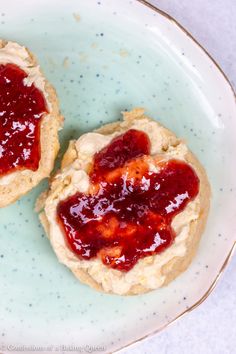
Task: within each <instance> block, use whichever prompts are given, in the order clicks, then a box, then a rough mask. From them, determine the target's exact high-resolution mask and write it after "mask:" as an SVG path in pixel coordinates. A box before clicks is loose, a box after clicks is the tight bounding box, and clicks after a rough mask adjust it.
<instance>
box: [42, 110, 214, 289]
mask: <svg viewBox="0 0 236 354" xmlns="http://www.w3.org/2000/svg"><path fill="white" fill-rule="evenodd" d="M130 129H134V130H136V131H141V132H144V133H145V134H146V135H147V136H148V138H149V140H150V156H151V158H156V157H158V159H159V160H160V157H161V158H163V159H164V160H165V161H169V160H178V161H180V162H181V161H182V162H183V163H185V164H187V165H189V166H191V168H192V169H193V170H194V172H195V173H196V175H197V177H198V179H199V190H198V193H197V195H196V196H195V197H194V199H193V200H191V201H189V203H188V204H187V205H186V207H185V208H184V209H183V210H182V211H181V212H180V213H179V214H177V215H176V216H174V218H173V220H172V221H171V227H172V228H173V230H174V233H175V238H174V240H173V242H172V243H171V244H170V246H168V247H167V248H166V249H164V250H163V251H161V252H158V253H156V254H152V255H148V256H145V257H143V258H139V259H138V261H137V262H136V263H135V264H134V266H132V267H131V268H130V269H129V270H128V271H122V270H120V269H114V268H112V267H109V266H107V264H104V262H103V261H102V260H101V258H100V257H98V256H97V257H92V258H90V259H84V258H82V257H78V255H77V254H75V252H74V251H72V249H71V247H70V246H69V245H68V242H67V241H66V239H65V234H64V232H63V230H62V227H61V225H59V222H58V205H59V204H60V203H61V202H64V201H65V200H67V199H68V198H70V197H71V196H73V195H74V194H75V193H77V192H78V191H79V192H80V193H85V194H86V193H87V192H88V189H89V186H90V185H91V178H89V173H90V172H91V166H92V165H93V161H94V156H95V155H96V153H98V152H99V151H101V150H102V149H104V148H105V147H106V146H109V144H110V143H111V142H112V141H113V140H114V139H115V138H116V137H118V136H120V135H121V134H124V133H125V132H127V131H129V130H130ZM152 169H153V167H152ZM154 169H155V168H154ZM209 205H210V186H209V182H208V179H207V176H206V173H205V170H204V168H203V167H202V166H201V164H200V163H199V161H198V160H197V158H196V157H195V156H194V155H193V154H192V153H191V152H190V151H189V149H188V148H187V146H186V144H185V143H184V142H183V141H182V140H180V139H178V138H177V137H176V136H175V135H174V134H173V133H172V132H171V131H169V130H167V129H166V128H164V127H163V126H162V125H160V124H159V123H158V122H156V121H154V120H151V119H150V118H148V117H146V116H145V115H144V110H143V109H134V110H133V111H131V112H125V113H123V121H121V122H120V121H119V122H116V123H112V124H108V125H105V126H103V127H101V128H100V129H98V130H96V131H94V132H92V133H87V134H84V135H82V136H81V137H80V138H79V139H78V140H77V141H71V142H70V144H69V147H68V150H67V152H66V153H65V155H64V158H63V161H62V164H61V170H60V171H59V172H58V173H57V174H56V175H55V177H54V178H53V180H52V181H51V185H50V189H49V191H47V192H45V193H44V194H43V195H41V197H40V198H39V200H38V203H37V210H38V211H39V210H41V213H40V220H41V222H42V224H43V226H44V228H45V231H46V233H47V235H48V238H49V240H50V242H51V245H52V247H53V249H54V251H55V253H56V255H57V257H58V260H59V261H60V262H61V263H63V264H65V265H66V266H67V267H68V268H69V269H70V270H71V271H72V272H73V273H74V275H75V276H76V277H77V278H78V279H79V280H80V281H81V282H83V283H86V284H88V285H89V286H91V287H93V288H95V289H96V290H99V291H103V292H106V293H112V294H119V295H134V294H141V293H144V292H148V291H150V290H153V289H157V288H159V287H162V286H164V285H167V284H168V283H169V282H170V281H172V280H173V279H175V278H176V277H177V276H178V275H179V274H180V273H182V272H183V271H184V270H185V269H186V268H187V267H188V265H189V264H190V263H191V261H192V259H193V257H194V255H195V253H196V250H197V246H198V243H199V240H200V237H201V234H202V232H203V230H204V227H205V224H206V220H207V215H208V210H209Z"/></svg>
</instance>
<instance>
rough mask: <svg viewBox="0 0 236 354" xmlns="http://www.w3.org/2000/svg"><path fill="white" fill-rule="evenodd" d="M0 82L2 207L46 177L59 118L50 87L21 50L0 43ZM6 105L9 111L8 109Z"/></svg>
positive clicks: (55, 147) (30, 57)
mask: <svg viewBox="0 0 236 354" xmlns="http://www.w3.org/2000/svg"><path fill="white" fill-rule="evenodd" d="M14 73H15V74H14ZM14 75H15V77H14ZM22 75H23V76H24V79H23V78H22ZM9 77H10V78H11V79H9ZM17 80H18V81H17ZM0 84H1V85H0V89H1V92H2V94H1V100H0V114H1V116H0V207H4V206H6V205H8V204H11V203H13V202H14V201H16V200H17V199H18V198H19V197H20V196H22V195H24V194H25V193H27V192H28V191H30V190H31V189H32V188H33V187H34V186H36V185H37V184H38V183H39V182H40V181H41V180H42V179H43V178H45V177H48V176H49V175H50V172H51V171H52V169H53V166H54V160H55V158H56V155H57V153H58V150H59V140H58V130H59V129H60V128H61V126H62V122H63V119H62V116H61V114H60V112H59V108H58V99H57V95H56V92H55V90H54V88H53V87H52V85H51V84H50V83H49V82H48V81H47V80H46V79H45V77H44V76H43V74H42V72H41V70H40V68H39V65H38V63H37V60H36V58H35V57H34V56H33V54H32V53H30V51H29V50H28V49H27V48H25V47H24V46H21V45H19V44H17V43H15V42H10V41H9V42H8V41H4V40H0ZM7 85H8V86H7ZM19 87H20V88H19ZM24 89H25V90H24ZM20 90H21V91H20ZM7 91H8V92H7ZM6 92H7V93H6ZM3 93H4V94H3ZM7 95H9V96H10V99H9V101H7V100H8V96H7ZM35 98H37V99H38V101H37V102H36V101H35ZM9 105H10V107H11V110H10V109H9V110H8V111H6V109H5V108H6V106H9ZM40 105H41V106H42V108H40ZM43 107H44V108H43ZM40 109H41V110H40ZM30 112H32V115H30ZM33 113H34V115H33ZM12 117H13V118H12ZM34 123H35V127H34ZM36 124H37V127H36ZM8 129H9V130H8ZM24 131H25V132H27V133H25V136H24ZM33 135H34V138H33ZM23 136H24V141H23V140H21V139H22V137H23ZM36 136H37V140H38V141H36ZM33 139H35V140H33ZM22 144H25V146H24V148H23V147H22V146H23V145H22ZM36 144H38V146H36ZM21 147H22V148H21ZM18 150H19V151H18ZM17 154H18V155H17ZM12 156H13V157H12ZM30 159H31V160H30ZM32 159H34V165H33V164H32V166H33V167H31V165H30V164H31V162H30V161H32ZM19 161H20V163H19ZM24 163H25V165H24ZM8 164H9V166H8ZM6 166H8V168H7V167H6ZM29 166H30V167H29Z"/></svg>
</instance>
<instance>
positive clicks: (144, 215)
mask: <svg viewBox="0 0 236 354" xmlns="http://www.w3.org/2000/svg"><path fill="white" fill-rule="evenodd" d="M150 164H152V165H155V166H156V167H157V168H158V170H157V172H153V171H152V170H150V168H149V166H150ZM90 182H91V185H90V190H89V192H88V193H87V194H84V193H77V194H75V195H73V196H71V197H69V198H68V199H66V200H64V201H61V202H60V203H59V205H58V208H57V218H58V221H59V224H60V226H61V228H62V230H63V232H64V235H65V239H66V241H67V244H68V246H69V247H70V248H71V250H72V251H73V252H74V253H75V254H76V255H77V256H78V257H79V258H81V259H87V260H88V259H91V258H93V257H99V258H100V259H101V260H102V262H103V263H104V264H105V265H107V266H109V267H112V268H114V269H118V270H120V271H129V270H130V269H131V268H132V267H133V266H134V265H135V264H136V263H137V261H138V260H139V259H140V258H143V257H146V256H149V255H153V254H157V253H159V252H162V251H163V250H165V249H166V248H167V247H169V246H170V245H171V244H172V242H173V240H174V238H175V232H174V230H173V228H172V226H171V221H172V220H173V217H174V216H175V215H177V214H178V213H180V212H181V211H182V210H183V209H184V208H185V206H186V205H187V204H188V203H189V201H191V200H193V199H194V198H195V197H196V196H197V194H198V191H199V179H198V177H197V175H196V173H195V172H194V170H193V169H192V167H191V166H189V165H188V164H186V163H185V162H183V161H179V160H166V161H165V162H163V158H158V156H156V157H152V156H150V141H149V139H148V137H147V135H146V134H145V133H143V132H141V131H137V130H133V129H132V130H129V131H127V132H126V133H125V134H123V135H121V136H119V137H117V138H115V139H113V141H111V143H110V144H109V145H108V146H107V147H105V148H104V149H102V150H101V151H100V152H98V153H97V154H95V156H94V163H93V167H92V170H91V172H90Z"/></svg>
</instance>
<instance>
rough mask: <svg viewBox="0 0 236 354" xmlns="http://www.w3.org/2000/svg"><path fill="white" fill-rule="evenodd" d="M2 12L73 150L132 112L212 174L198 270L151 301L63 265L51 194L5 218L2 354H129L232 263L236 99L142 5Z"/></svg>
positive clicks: (185, 39) (32, 4)
mask: <svg viewBox="0 0 236 354" xmlns="http://www.w3.org/2000/svg"><path fill="white" fill-rule="evenodd" d="M0 11H1V13H0V25H1V37H2V38H6V39H11V40H16V41H18V42H19V43H22V44H25V45H26V46H28V47H29V48H30V49H31V50H32V51H33V52H34V53H35V54H36V55H37V57H38V59H39V62H40V64H41V66H42V68H43V70H44V72H45V74H46V76H47V77H48V79H49V80H50V81H51V82H52V83H53V84H54V86H55V87H56V89H57V92H58V95H59V98H60V102H61V109H62V112H63V114H64V115H65V127H64V129H63V131H62V132H61V134H60V137H61V142H62V147H63V149H64V148H65V146H66V145H67V141H68V139H70V138H72V137H78V136H79V135H80V134H81V133H83V132H85V131H89V130H90V129H93V128H96V127H98V126H99V125H100V124H103V123H107V122H110V121H114V120H116V119H118V118H119V117H120V111H121V110H125V109H130V108H132V107H134V106H143V107H146V109H147V113H148V114H149V115H151V116H152V117H156V118H157V119H159V120H160V122H161V123H163V124H164V125H166V126H167V127H168V128H170V129H171V130H173V131H174V132H175V133H176V134H177V135H178V136H180V137H183V138H185V139H186V140H187V142H188V144H189V146H190V148H191V149H192V150H193V151H194V153H196V155H197V156H198V157H199V159H200V160H201V161H202V163H203V164H204V165H205V167H206V170H207V172H208V175H209V179H210V181H211V185H212V193H213V198H212V208H211V212H210V217H209V222H208V225H207V229H206V231H205V233H204V235H203V237H202V241H201V244H200V248H199V252H198V254H197V256H196V258H195V259H194V262H193V263H192V265H191V266H190V268H189V269H188V270H187V271H186V272H185V273H184V274H183V275H181V276H180V277H179V278H178V279H177V280H176V281H174V282H172V283H171V284H170V285H169V286H168V287H165V288H163V289H161V290H158V291H154V292H151V293H149V294H146V295H142V296H136V297H119V296H110V295H103V294H100V293H97V292H95V291H94V290H92V289H90V288H88V287H87V286H84V285H82V284H80V283H79V282H78V281H76V279H75V278H74V277H73V275H72V274H71V272H70V271H69V270H68V269H66V268H65V267H64V266H62V265H61V264H59V263H58V262H57V260H56V256H55V255H54V253H53V251H52V249H51V247H50V245H49V242H48V240H47V239H46V237H45V234H44V232H43V230H42V228H41V226H40V224H39V221H38V217H37V215H36V214H35V213H34V212H33V208H34V203H35V199H36V197H37V196H38V195H39V193H40V191H41V190H42V189H43V188H44V187H45V185H46V184H45V183H43V184H41V185H40V186H39V187H38V188H36V189H34V190H33V191H32V192H31V193H29V194H28V195H27V196H25V197H24V198H22V199H21V200H19V201H18V202H17V203H16V204H14V205H12V206H10V207H8V208H5V209H2V210H0V220H1V225H0V245H1V246H0V289H1V290H0V291H1V302H0V339H1V343H2V345H3V347H2V350H1V349H0V352H1V351H3V352H7V350H11V351H12V352H13V349H15V350H16V349H17V348H18V349H19V347H17V346H21V347H22V346H23V345H24V346H25V350H28V351H29V352H33V349H32V348H33V346H36V347H38V348H40V350H41V352H43V351H44V352H46V351H47V350H48V351H50V350H51V352H55V351H56V350H57V349H58V350H57V351H59V352H61V353H62V352H63V350H64V351H69V350H70V349H71V350H74V351H76V347H77V350H78V352H81V350H84V351H86V350H87V351H88V350H90V349H91V350H94V351H95V349H96V350H97V351H99V350H100V351H105V352H110V351H114V350H117V349H118V348H121V347H124V346H126V345H128V344H129V343H131V342H133V341H136V340H138V339H140V338H142V337H145V336H146V335H148V334H150V333H153V332H155V331H158V330H160V329H161V328H163V327H165V326H166V325H167V324H168V323H170V322H172V321H173V320H174V319H175V318H177V317H179V316H180V315H181V314H183V313H184V312H186V311H187V310H188V309H191V308H193V307H194V306H195V304H197V303H199V302H201V301H202V299H203V298H204V297H205V296H206V294H208V293H209V289H211V288H212V284H214V283H215V279H216V278H217V277H218V275H219V273H221V271H222V269H223V268H222V267H224V262H226V260H227V259H228V257H229V254H230V252H231V250H232V247H233V244H234V241H235V234H236V223H235V219H236V214H235V199H236V180H235V164H234V163H233V161H235V149H236V140H235V132H236V119H235V118H236V108H235V99H234V94H233V92H232V89H231V87H230V85H229V83H228V82H227V80H226V78H225V77H224V75H223V74H222V72H220V70H219V69H218V68H217V66H216V64H215V63H214V62H213V61H212V60H211V59H210V58H209V57H208V56H207V55H206V53H205V52H204V50H202V49H201V48H200V47H199V46H198V45H197V44H196V43H195V42H194V41H193V39H192V38H191V37H190V36H189V35H188V34H187V33H186V32H184V30H183V29H182V28H180V27H179V26H178V25H177V24H176V23H175V22H174V21H173V20H171V19H170V18H168V17H167V16H164V15H163V14H162V13H160V12H157V11H154V10H153V9H151V8H150V7H147V6H145V5H144V4H143V3H141V2H138V1H127V0H119V1H118V0H101V1H95V0H87V1H84V0H70V1H68V0H67V1H66V0H51V1H48V0H41V1H39V0H37V1H34V0H21V1H20V2H16V1H13V0H2V1H1V8H0ZM69 345H70V347H68V346H69ZM4 348H5V349H4ZM30 348H31V349H32V350H31V349H30ZM79 350H80V351H79Z"/></svg>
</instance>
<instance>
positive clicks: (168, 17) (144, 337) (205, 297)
mask: <svg viewBox="0 0 236 354" xmlns="http://www.w3.org/2000/svg"><path fill="white" fill-rule="evenodd" d="M136 1H138V2H139V3H141V4H143V5H144V6H147V7H149V8H150V9H151V10H153V11H155V12H157V13H159V14H160V15H161V16H164V17H165V18H167V19H168V20H169V21H171V22H173V23H174V24H175V25H176V26H177V27H179V29H180V30H182V31H183V32H184V33H185V34H186V35H187V36H188V37H190V38H191V39H192V40H193V41H194V42H195V43H196V44H197V46H198V47H200V48H201V49H202V50H203V52H204V53H205V54H206V55H207V56H208V57H209V58H210V60H211V61H212V62H213V64H214V65H215V66H216V68H217V69H218V70H219V71H220V73H221V74H222V75H223V77H224V78H225V80H226V82H227V83H228V85H229V87H230V89H231V91H232V93H233V96H234V99H235V101H236V92H235V91H234V88H233V86H232V84H231V82H230V80H229V79H228V77H227V76H226V74H225V73H224V71H223V69H222V68H221V67H220V65H219V64H218V63H217V62H216V60H215V59H214V58H213V57H212V56H211V55H210V54H209V53H208V51H207V50H206V49H205V48H204V47H203V46H202V45H201V44H200V43H199V42H198V41H197V40H196V39H195V38H194V37H193V35H192V34H191V33H190V32H189V31H187V30H186V28H185V27H183V26H182V25H181V24H180V23H179V22H178V21H177V20H176V19H175V18H174V17H172V16H170V15H169V14H167V13H166V12H165V11H163V10H161V9H159V8H158V7H156V6H155V5H152V4H150V3H149V2H148V1H146V0H136ZM235 249H236V241H235V242H234V243H233V246H232V248H231V249H230V252H229V254H228V255H227V257H226V259H225V261H224V263H223V264H222V266H221V268H220V270H219V273H218V274H217V276H216V278H215V279H214V281H213V282H212V284H211V285H210V287H209V289H208V290H207V291H206V292H205V294H204V295H203V296H202V297H201V298H200V299H199V300H198V301H197V302H196V303H195V304H193V305H192V306H191V307H189V308H188V309H186V310H185V311H184V312H182V313H181V314H180V315H178V316H177V317H175V318H174V319H173V320H172V321H171V322H169V323H167V324H165V325H164V326H162V327H160V328H158V329H156V330H154V331H153V332H151V333H148V334H146V335H145V336H143V337H141V338H139V339H136V340H134V341H132V342H130V343H128V344H126V345H124V346H122V347H120V348H119V349H117V350H115V351H113V353H118V352H119V351H121V350H123V349H127V348H129V347H131V346H133V345H135V344H137V343H139V342H142V341H143V340H145V339H147V338H151V337H153V336H154V335H156V334H157V333H159V332H161V331H162V330H164V329H166V328H167V327H169V326H170V325H171V324H173V323H175V322H176V321H177V320H179V319H180V318H182V317H183V316H184V315H186V314H187V313H189V312H191V311H193V310H194V309H195V308H196V307H198V306H199V305H200V304H202V303H203V302H204V301H205V300H206V299H207V298H208V296H209V295H210V294H211V292H212V291H213V290H214V288H215V287H216V285H217V283H218V280H219V279H220V277H221V275H222V274H223V272H224V271H225V269H226V267H227V265H228V264H229V262H230V260H231V259H232V257H233V254H234V252H235Z"/></svg>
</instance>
